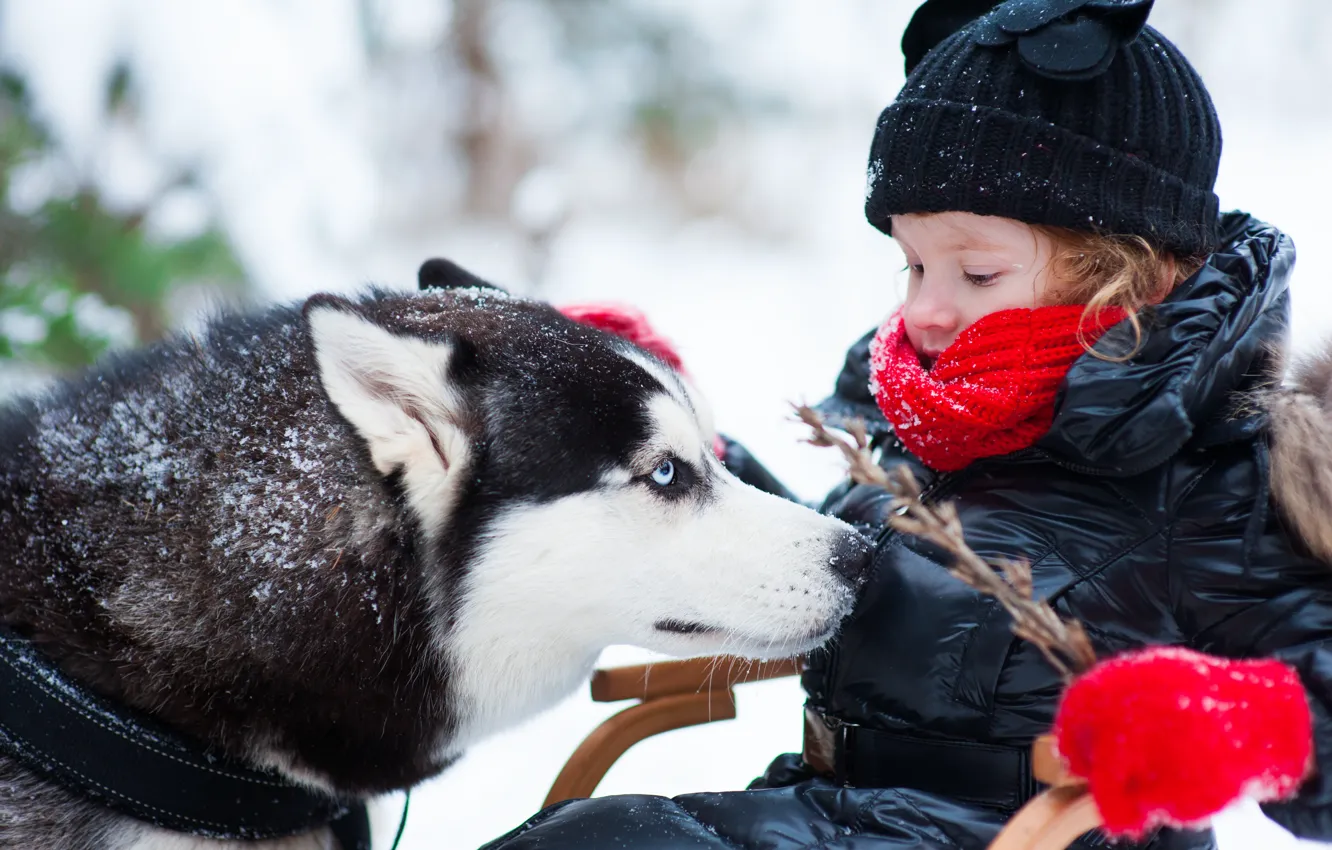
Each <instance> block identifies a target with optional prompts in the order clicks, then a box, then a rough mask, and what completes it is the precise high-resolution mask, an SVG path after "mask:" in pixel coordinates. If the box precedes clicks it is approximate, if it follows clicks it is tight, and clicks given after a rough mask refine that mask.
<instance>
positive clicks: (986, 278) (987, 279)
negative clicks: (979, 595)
mask: <svg viewBox="0 0 1332 850" xmlns="http://www.w3.org/2000/svg"><path fill="white" fill-rule="evenodd" d="M962 276H963V277H965V278H966V279H967V282H968V283H970V284H972V285H973V286H989V285H990V284H992V283H994V279H995V278H997V277H999V272H992V273H990V274H972V273H971V272H962Z"/></svg>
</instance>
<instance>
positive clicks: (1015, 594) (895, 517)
mask: <svg viewBox="0 0 1332 850" xmlns="http://www.w3.org/2000/svg"><path fill="white" fill-rule="evenodd" d="M796 415H797V416H799V417H800V420H801V421H802V422H804V423H805V424H806V425H808V426H809V428H810V431H811V434H812V436H811V437H810V438H809V442H810V443H812V444H813V445H816V446H829V447H835V448H837V449H838V450H839V451H841V453H842V457H843V458H844V459H845V460H846V463H847V467H848V469H849V470H850V473H851V478H852V480H854V481H856V482H857V483H860V484H869V485H872V486H877V487H883V488H884V489H885V490H887V491H888V492H889V493H891V494H892V496H893V501H892V503H891V505H890V506H889V511H890V514H889V517H888V522H889V523H890V524H891V525H892V526H893V527H894V528H896V529H898V530H899V531H901V532H903V533H905V534H914V535H916V536H918V537H921V538H924V539H926V540H929V541H930V542H932V543H934V544H936V545H938V546H940V547H941V548H943V549H944V550H945V551H947V552H948V553H949V554H951V555H952V556H953V566H952V567H951V568H950V569H949V572H951V573H952V574H953V575H954V576H957V577H958V578H959V579H961V580H962V581H964V582H966V583H967V584H968V585H970V586H971V587H973V588H975V589H976V590H978V591H980V592H981V593H984V594H987V595H989V596H993V597H994V598H995V599H997V600H998V601H999V604H1001V605H1003V606H1004V609H1005V610H1007V611H1008V613H1009V614H1010V615H1012V617H1013V632H1014V633H1015V634H1017V636H1018V637H1021V638H1024V639H1026V640H1028V641H1030V642H1031V643H1033V644H1035V645H1036V647H1037V648H1038V649H1040V651H1041V653H1042V654H1043V655H1044V656H1045V657H1046V659H1047V660H1048V661H1049V662H1050V664H1051V665H1052V666H1053V667H1054V668H1055V669H1056V670H1058V671H1059V674H1060V675H1061V676H1063V677H1064V678H1065V679H1066V680H1067V679H1071V678H1072V677H1073V676H1074V675H1076V674H1077V673H1079V672H1081V671H1083V670H1086V669H1087V668H1088V667H1090V666H1092V664H1094V663H1096V653H1095V651H1094V650H1093V649H1092V645H1091V641H1090V640H1089V639H1088V638H1087V633H1086V631H1084V630H1083V628H1082V625H1081V624H1080V623H1078V622H1077V621H1076V620H1064V619H1062V618H1061V617H1060V616H1059V615H1058V614H1056V613H1055V611H1054V609H1053V608H1051V607H1050V604H1049V603H1048V602H1046V601H1045V600H1037V599H1033V598H1032V578H1031V566H1030V565H1029V564H1028V563H1026V562H1025V561H1010V560H999V561H994V562H990V561H986V560H985V559H984V558H982V557H981V556H979V555H977V554H976V553H975V551H973V550H972V548H971V547H970V546H968V545H967V542H966V540H965V539H963V536H962V523H961V521H960V520H959V519H958V516H957V509H956V508H955V507H954V506H953V505H952V504H951V503H949V502H944V503H942V504H937V505H931V504H926V503H925V502H924V501H922V499H921V490H920V485H919V484H918V483H917V482H916V477H915V476H914V475H912V474H911V470H910V468H908V467H907V466H906V465H902V466H898V467H896V468H894V469H892V470H884V469H883V468H882V467H880V466H879V465H878V464H876V463H875V462H874V460H873V458H872V457H870V452H869V438H868V436H867V435H866V433H865V425H864V423H863V422H860V421H855V422H852V423H850V424H849V425H848V426H847V433H848V435H849V436H842V435H841V434H837V433H834V432H832V431H830V430H829V429H828V428H827V426H826V425H825V424H824V422H823V417H821V416H820V415H819V414H818V413H817V412H816V411H814V410H813V409H811V408H809V407H807V406H805V405H799V406H797V407H796Z"/></svg>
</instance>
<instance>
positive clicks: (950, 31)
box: [865, 0, 1221, 256]
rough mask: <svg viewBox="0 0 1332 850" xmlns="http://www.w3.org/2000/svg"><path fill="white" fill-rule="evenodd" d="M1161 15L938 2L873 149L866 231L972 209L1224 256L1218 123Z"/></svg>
mask: <svg viewBox="0 0 1332 850" xmlns="http://www.w3.org/2000/svg"><path fill="white" fill-rule="evenodd" d="M1151 6H1152V0H1009V2H1006V3H1003V4H1001V5H998V6H997V7H996V6H995V3H994V2H993V0H991V2H984V0H971V2H968V0H927V2H926V3H924V4H923V5H922V6H921V7H920V8H919V9H918V10H917V11H916V14H915V16H914V17H913V18H912V20H911V24H910V25H909V26H908V27H907V30H906V33H905V35H904V36H903V39H902V49H903V52H904V53H906V59H907V74H908V76H907V81H906V85H904V86H903V87H902V91H901V92H900V93H899V94H898V95H897V99H896V100H894V101H893V102H892V103H891V104H889V106H888V108H887V109H885V110H884V111H883V113H882V115H880V116H879V123H878V129H877V130H876V132H875V135H874V143H873V146H872V147H871V149H870V161H869V174H868V185H867V188H866V197H865V214H866V216H867V217H868V218H869V220H870V223H871V224H873V225H874V226H875V227H877V228H879V229H880V230H882V231H883V232H884V233H889V232H891V227H892V222H891V220H890V218H889V217H890V216H893V215H897V214H903V213H930V212H947V211H963V212H973V213H978V214H980V215H997V216H1004V217H1005V218H1013V219H1018V220H1019V221H1024V222H1027V223H1029V224H1048V225H1055V226H1059V227H1068V228H1073V229H1076V230H1090V231H1096V232H1104V233H1114V234H1134V235H1138V236H1142V237H1144V238H1146V239H1147V240H1149V241H1150V242H1151V243H1152V244H1154V245H1156V246H1158V247H1161V248H1165V249H1167V250H1170V251H1173V252H1175V253H1177V254H1180V255H1184V256H1188V255H1201V254H1207V253H1209V252H1211V251H1212V250H1213V249H1215V248H1216V247H1217V245H1216V242H1217V207H1218V201H1217V197H1216V195H1215V194H1214V193H1213V192H1212V186H1213V185H1214V184H1215V182H1216V171H1217V164H1218V162H1219V160H1220V158H1221V126H1220V124H1219V123H1218V121H1217V117H1216V110H1215V109H1214V108H1213V106H1212V99H1211V98H1210V97H1209V96H1208V94H1207V89H1205V88H1204V87H1203V84H1202V80H1200V79H1199V78H1198V74H1197V72H1196V71H1194V69H1193V67H1192V66H1191V65H1190V64H1189V63H1188V60H1186V59H1185V58H1184V56H1183V55H1182V54H1181V53H1180V52H1179V50H1178V49H1177V48H1176V47H1175V45H1173V44H1171V43H1170V42H1169V41H1168V40H1167V39H1166V38H1165V37H1164V36H1162V35H1161V34H1160V33H1158V32H1157V31H1156V30H1154V29H1152V28H1151V27H1149V26H1146V22H1147V14H1148V12H1150V11H1151ZM977 15H980V17H976V16H977ZM959 27H960V29H959Z"/></svg>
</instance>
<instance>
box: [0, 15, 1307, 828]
mask: <svg viewBox="0 0 1332 850" xmlns="http://www.w3.org/2000/svg"><path fill="white" fill-rule="evenodd" d="M915 5H916V4H915V2H914V0H895V1H894V2H885V0H837V1H836V2H829V1H828V0H783V2H781V3H772V2H760V0H709V2H701V1H700V2H692V3H690V2H684V0H618V2H617V0H452V2H450V0H268V2H261V1H260V0H224V2H211V3H204V2H198V1H197V0H0V196H2V197H3V203H2V204H0V283H2V284H3V285H0V395H5V394H9V393H13V392H15V391H19V390H21V389H23V388H27V387H32V386H36V385H39V384H40V382H41V381H43V380H45V379H47V378H49V376H50V375H52V374H57V373H59V372H60V371H62V370H67V369H70V368H75V367H77V366H78V365H79V364H81V363H83V362H86V361H87V360H88V359H90V358H92V357H95V356H97V355H98V354H99V353H101V352H102V351H104V350H106V349H107V348H110V347H115V346H124V345H132V344H136V343H138V342H143V341H147V340H151V339H153V338H156V337H158V336H160V335H161V334H162V333H164V332H166V331H168V330H170V329H173V328H180V327H189V326H191V324H193V323H197V322H198V321H199V320H200V317H201V316H202V315H206V313H207V311H208V310H211V309H216V308H217V306H218V305H222V304H236V303H247V302H266V301H270V300H275V299H277V300H289V299H298V298H301V297H303V296H306V295H308V294H310V293H313V292H316V291H321V290H324V291H340V292H350V291H355V290H357V289H358V288H361V287H363V286H364V285H366V284H367V283H370V282H373V283H377V284H381V285H385V286H389V287H395V288H402V289H409V288H412V287H413V285H414V281H415V272H416V268H417V266H418V265H419V264H420V262H421V261H422V260H423V259H425V258H426V257H429V256H447V257H450V258H452V259H454V260H456V261H458V262H459V263H461V264H462V265H464V266H465V267H468V268H470V269H472V270H473V271H475V272H477V273H479V274H481V275H482V276H484V277H487V278H489V279H491V280H493V281H495V282H498V283H501V284H503V285H506V286H508V287H509V288H510V289H512V290H514V291H517V292H521V293H526V294H532V295H535V296H538V297H542V298H547V299H550V300H553V301H556V302H557V303H558V302H571V301H580V300H591V299H598V300H620V301H626V302H630V303H633V304H636V305H637V306H639V307H641V308H642V309H644V310H645V311H646V312H647V313H648V315H649V316H651V317H652V318H653V320H654V321H655V322H656V324H657V325H658V326H659V327H660V329H661V330H662V331H663V332H665V333H666V334H667V335H668V336H669V337H671V338H672V339H674V340H675V341H676V342H677V343H678V345H679V347H680V349H681V351H682V352H683V354H684V357H685V360H686V362H687V363H688V365H689V367H690V369H691V371H692V372H693V373H694V375H695V376H696V378H697V380H698V382H699V384H700V385H701V386H702V387H703V389H704V390H705V392H706V393H707V394H708V395H709V396H710V397H711V398H712V400H713V402H714V405H715V408H716V413H717V419H718V422H719V424H720V426H721V427H722V429H723V430H725V431H726V432H727V433H729V434H732V435H734V436H736V437H737V438H739V439H740V440H741V441H743V442H745V443H746V444H747V445H748V446H749V447H750V448H751V449H752V450H753V451H754V452H755V453H756V454H757V455H758V456H759V457H760V458H762V459H764V460H765V461H766V462H767V463H768V465H769V466H770V467H771V468H772V469H774V470H775V471H776V472H777V473H778V474H779V475H780V476H781V477H782V478H784V479H785V480H786V481H787V482H788V483H789V484H790V485H791V486H792V487H793V488H794V489H795V490H796V491H797V492H799V493H800V494H801V495H802V496H804V497H806V498H810V499H813V498H816V497H817V496H819V495H820V494H821V492H822V491H823V490H825V489H826V488H827V487H828V486H830V485H831V484H832V483H833V482H834V481H835V480H836V478H837V477H838V466H837V464H836V462H835V459H833V458H831V457H826V456H824V453H822V452H820V451H818V450H815V449H811V448H808V447H804V446H801V445H799V444H798V442H797V438H798V437H799V436H800V429H798V428H797V427H795V426H794V425H793V424H792V423H790V422H789V421H788V410H789V408H788V402H790V401H793V400H802V399H809V400H814V399H817V398H820V397H822V395H823V394H825V393H826V391H828V390H829V389H830V388H831V384H832V380H833V378H834V376H835V375H836V373H837V370H838V368H839V366H840V363H841V360H842V356H843V352H844V349H845V347H846V346H847V345H848V344H849V343H850V342H852V341H853V340H854V339H855V338H857V337H858V336H859V335H860V334H861V333H863V332H864V331H865V330H867V329H869V328H870V327H871V326H873V325H875V324H876V323H877V322H878V321H879V320H880V319H881V318H882V317H883V316H884V315H885V314H886V313H887V312H888V311H889V310H890V309H891V308H892V307H893V306H894V304H895V303H896V301H897V297H898V293H899V292H900V289H901V279H900V278H899V275H898V271H897V270H898V269H899V268H900V266H901V258H900V255H899V254H898V253H897V252H896V251H895V250H894V249H893V247H892V244H891V242H890V241H889V240H888V239H887V238H885V237H883V236H881V235H879V234H878V233H877V232H876V231H874V230H873V229H872V228H870V227H869V226H868V225H867V224H865V223H864V220H863V218H862V217H861V212H860V206H861V201H862V196H863V183H864V163H865V155H866V151H867V149H868V143H869V139H870V134H871V131H872V129H873V126H874V121H875V118H876V116H877V114H878V111H879V110H880V109H881V108H882V107H883V106H884V105H885V104H886V103H887V102H888V101H889V100H891V98H892V97H893V95H894V94H895V93H896V91H897V89H898V87H899V86H900V85H901V82H902V60H901V54H900V52H899V49H898V40H899V38H900V34H901V32H902V28H903V26H904V25H905V23H906V20H907V18H908V17H909V15H910V13H911V11H912V10H913V9H914V6H915ZM1153 23H1154V24H1155V25H1156V26H1157V27H1158V28H1159V29H1161V30H1162V31H1164V32H1165V33H1166V34H1167V35H1168V36H1169V37H1171V38H1172V39H1174V40H1175V41H1176V42H1177V43H1179V44H1180V45H1181V46H1182V48H1183V49H1184V51H1185V53H1186V54H1187V55H1188V56H1190V57H1191V59H1192V60H1193V61H1194V63H1195V64H1196V65H1197V66H1198V67H1199V69H1200V70H1201V72H1202V74H1203V77H1204V79H1205V80H1206V81H1207V83H1208V85H1209V87H1210V89H1211V91H1212V94H1213V96H1214V98H1215V100H1216V103H1217V108H1218V110H1219V111H1220V114H1221V119H1222V124H1223V127H1224V132H1225V153H1224V155H1223V158H1222V164H1221V177H1220V183H1219V186H1218V192H1219V194H1220V196H1221V199H1222V204H1223V206H1225V207H1240V208H1244V209H1247V210H1249V211H1251V212H1254V213H1255V214H1257V215H1259V216H1260V217H1263V218H1266V219H1267V220H1269V221H1272V222H1274V223H1276V224H1278V225H1280V226H1282V227H1283V228H1284V229H1286V231H1287V232H1288V233H1290V234H1291V235H1292V236H1293V237H1294V239H1295V242H1296V244H1297V245H1298V246H1299V250H1300V260H1299V266H1298V269H1297V272H1296V276H1295V284H1294V287H1295V305H1296V309H1295V318H1294V326H1293V330H1292V333H1293V336H1294V339H1295V342H1296V344H1297V345H1298V346H1300V347H1307V346H1309V345H1310V344H1312V343H1313V342H1315V341H1316V340H1317V339H1319V338H1320V337H1321V336H1323V335H1324V334H1326V333H1328V332H1329V331H1332V281H1328V280H1326V278H1327V277H1328V270H1329V269H1332V248H1329V247H1328V245H1329V242H1328V238H1327V234H1328V232H1329V230H1332V211H1330V210H1329V203H1328V199H1329V195H1330V194H1332V164H1330V163H1329V160H1332V117H1330V116H1329V107H1332V94H1329V91H1330V90H1332V53H1329V52H1328V51H1327V50H1326V49H1325V46H1326V45H1327V44H1328V43H1332V6H1329V5H1328V4H1327V3H1325V2H1324V0H1268V2H1264V3H1262V4H1255V3H1253V2H1247V0H1158V3H1157V8H1156V11H1155V13H1154V15H1153ZM626 568H632V565H626ZM646 657H647V656H646V655H645V654H644V653H642V652H640V651H637V650H633V649H629V648H620V647H616V648H613V649H612V650H610V651H608V652H607V655H606V658H605V659H604V661H605V663H607V664H614V663H629V662H636V661H639V660H642V659H644V658H646ZM800 703H801V692H800V690H799V688H798V686H797V685H796V684H795V682H794V681H792V680H786V681H779V682H772V683H764V684H757V685H750V686H746V687H744V688H742V689H741V690H740V704H739V711H740V719H739V720H736V721H729V722H725V723H719V724H715V725H714V726H712V727H708V728H697V729H691V730H682V731H679V732H675V733H671V734H669V735H665V736H662V737H660V738H657V739H654V740H651V741H648V742H645V743H644V744H642V745H640V746H638V747H636V748H635V749H633V750H632V751H630V753H629V754H628V755H627V756H626V757H625V758H624V759H623V760H622V761H621V763H620V764H619V765H617V766H616V767H615V768H614V769H613V770H612V772H611V773H610V775H609V776H608V777H607V779H606V781H605V782H604V783H603V784H602V786H601V788H600V789H599V791H600V792H601V793H617V792H650V793H662V794H673V793H681V792H686V791H696V790H721V789H734V788H741V787H743V786H744V784H745V783H747V782H748V781H749V779H750V778H752V777H753V776H754V775H755V774H757V773H758V772H759V771H761V770H762V768H763V767H764V765H765V764H766V763H767V761H768V760H769V759H770V758H771V757H772V756H774V755H776V754H777V753H780V752H782V751H785V750H791V749H796V748H798V747H799V735H800V720H801V718H800ZM618 708H619V706H614V705H609V706H608V705H597V704H594V703H592V702H591V701H590V700H589V699H588V698H587V696H586V695H585V694H578V695H576V696H575V697H573V698H571V699H569V700H567V701H566V702H564V703H563V704H561V705H560V706H559V707H557V708H556V709H554V710H552V711H551V712H549V713H547V714H546V715H544V716H542V717H540V718H538V719H536V720H534V721H533V722H531V723H529V724H527V725H526V726H524V727H523V728H521V729H518V730H515V731H513V732H510V733H508V734H506V735H504V736H502V737H500V738H498V739H495V740H493V741H491V742H489V743H487V744H485V745H483V746H480V747H478V748H477V749H476V750H475V751H473V752H472V753H471V754H470V755H469V756H468V757H467V758H466V759H465V760H464V761H463V762H461V763H460V764H459V765H458V766H456V767H455V768H454V769H453V770H452V771H450V772H448V773H447V774H446V775H445V776H443V777H441V778H439V779H437V780H435V781H433V782H430V783H428V784H426V785H425V786H423V787H421V788H419V789H418V790H417V791H416V792H415V794H414V795H413V798H412V809H411V812H412V813H411V817H410V820H409V821H408V825H407V830H406V833H405V836H404V840H403V843H402V847H403V848H404V849H405V850H425V848H448V849H449V850H453V848H474V847H476V846H478V845H479V844H481V843H483V842H485V841H486V840H488V839H490V838H493V837H495V836H497V835H499V834H500V833H502V832H504V831H505V830H507V829H509V828H511V827H513V826H515V825H517V824H518V823H519V822H521V821H522V820H523V819H524V818H525V817H527V816H528V815H529V814H531V813H532V812H534V811H535V810H536V809H537V808H538V807H539V805H540V802H541V800H542V798H543V796H544V794H545V792H546V790H547V788H548V787H549V784H550V782H551V781H552V780H553V778H554V776H555V774H556V773H557V771H558V769H559V767H560V765H561V764H562V762H563V760H564V759H565V758H566V757H567V756H568V754H569V753H570V752H571V751H572V749H573V748H574V746H575V745H576V744H577V742H578V741H579V740H580V739H581V738H582V736H583V735H585V734H586V733H587V732H588V731H590V730H591V729H592V728H593V727H594V726H595V724H596V723H597V722H598V721H599V720H600V719H602V718H603V717H605V716H607V715H609V714H610V713H612V712H613V711H615V710H617V709H618ZM400 806H401V798H400V797H389V798H386V799H385V800H383V801H382V802H381V804H380V805H379V806H378V807H377V808H376V811H375V813H374V819H375V829H376V834H377V835H378V836H379V840H380V842H382V845H377V846H388V842H389V841H390V840H391V837H392V833H393V830H394V829H395V828H396V825H397V818H398V812H399V810H400ZM1221 836H1222V840H1223V847H1225V848H1227V850H1240V848H1253V847H1257V846H1263V847H1264V848H1266V850H1278V848H1282V847H1291V846H1295V842H1294V841H1293V840H1292V839H1291V838H1290V837H1289V836H1288V835H1286V834H1285V833H1283V832H1282V831H1281V830H1279V829H1278V828H1277V827H1275V826H1273V825H1271V824H1270V823H1268V822H1266V821H1264V820H1263V819H1262V818H1261V816H1260V815H1258V814H1257V813H1256V810H1255V809H1253V808H1252V807H1241V809H1240V810H1238V811H1236V812H1235V813H1233V814H1229V815H1227V816H1226V817H1225V818H1224V822H1223V823H1222V825H1221Z"/></svg>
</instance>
